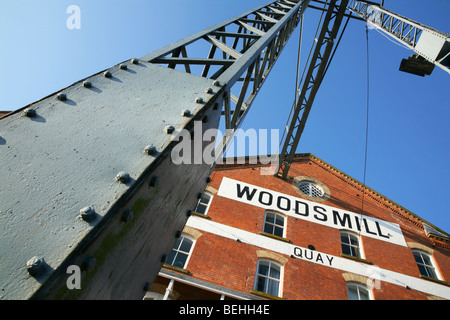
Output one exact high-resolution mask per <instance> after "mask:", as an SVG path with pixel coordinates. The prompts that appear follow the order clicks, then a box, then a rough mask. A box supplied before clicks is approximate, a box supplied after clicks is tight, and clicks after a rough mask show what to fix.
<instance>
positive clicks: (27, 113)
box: [23, 108, 36, 118]
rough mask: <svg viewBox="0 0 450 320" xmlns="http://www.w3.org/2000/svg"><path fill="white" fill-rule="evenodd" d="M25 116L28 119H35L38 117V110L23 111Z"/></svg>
mask: <svg viewBox="0 0 450 320" xmlns="http://www.w3.org/2000/svg"><path fill="white" fill-rule="evenodd" d="M23 115H24V116H25V117H28V118H33V117H35V116H36V110H34V109H33V108H28V109H25V110H24V111H23Z"/></svg>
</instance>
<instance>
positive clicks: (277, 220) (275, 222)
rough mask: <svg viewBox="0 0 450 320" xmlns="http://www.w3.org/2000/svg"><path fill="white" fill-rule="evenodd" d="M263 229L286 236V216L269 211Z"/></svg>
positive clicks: (279, 235)
mask: <svg viewBox="0 0 450 320" xmlns="http://www.w3.org/2000/svg"><path fill="white" fill-rule="evenodd" d="M263 231H264V232H267V233H270V234H273V235H276V236H278V237H284V216H283V215H282V214H280V213H276V212H271V211H267V212H266V217H265V219H264V229H263Z"/></svg>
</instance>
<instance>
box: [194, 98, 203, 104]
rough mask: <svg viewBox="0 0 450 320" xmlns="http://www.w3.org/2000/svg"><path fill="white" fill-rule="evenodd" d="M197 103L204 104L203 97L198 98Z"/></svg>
mask: <svg viewBox="0 0 450 320" xmlns="http://www.w3.org/2000/svg"><path fill="white" fill-rule="evenodd" d="M195 102H197V103H203V98H202V97H198V98H196V99H195Z"/></svg>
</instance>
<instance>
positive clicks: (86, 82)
mask: <svg viewBox="0 0 450 320" xmlns="http://www.w3.org/2000/svg"><path fill="white" fill-rule="evenodd" d="M83 87H85V88H90V87H92V84H91V83H90V82H89V81H84V82H83Z"/></svg>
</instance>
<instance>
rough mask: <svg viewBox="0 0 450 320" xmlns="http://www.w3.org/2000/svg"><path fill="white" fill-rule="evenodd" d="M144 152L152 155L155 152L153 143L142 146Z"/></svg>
mask: <svg viewBox="0 0 450 320" xmlns="http://www.w3.org/2000/svg"><path fill="white" fill-rule="evenodd" d="M144 152H145V153H146V154H148V155H150V156H151V155H154V154H155V153H156V147H155V146H153V145H148V146H146V147H145V148H144Z"/></svg>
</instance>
